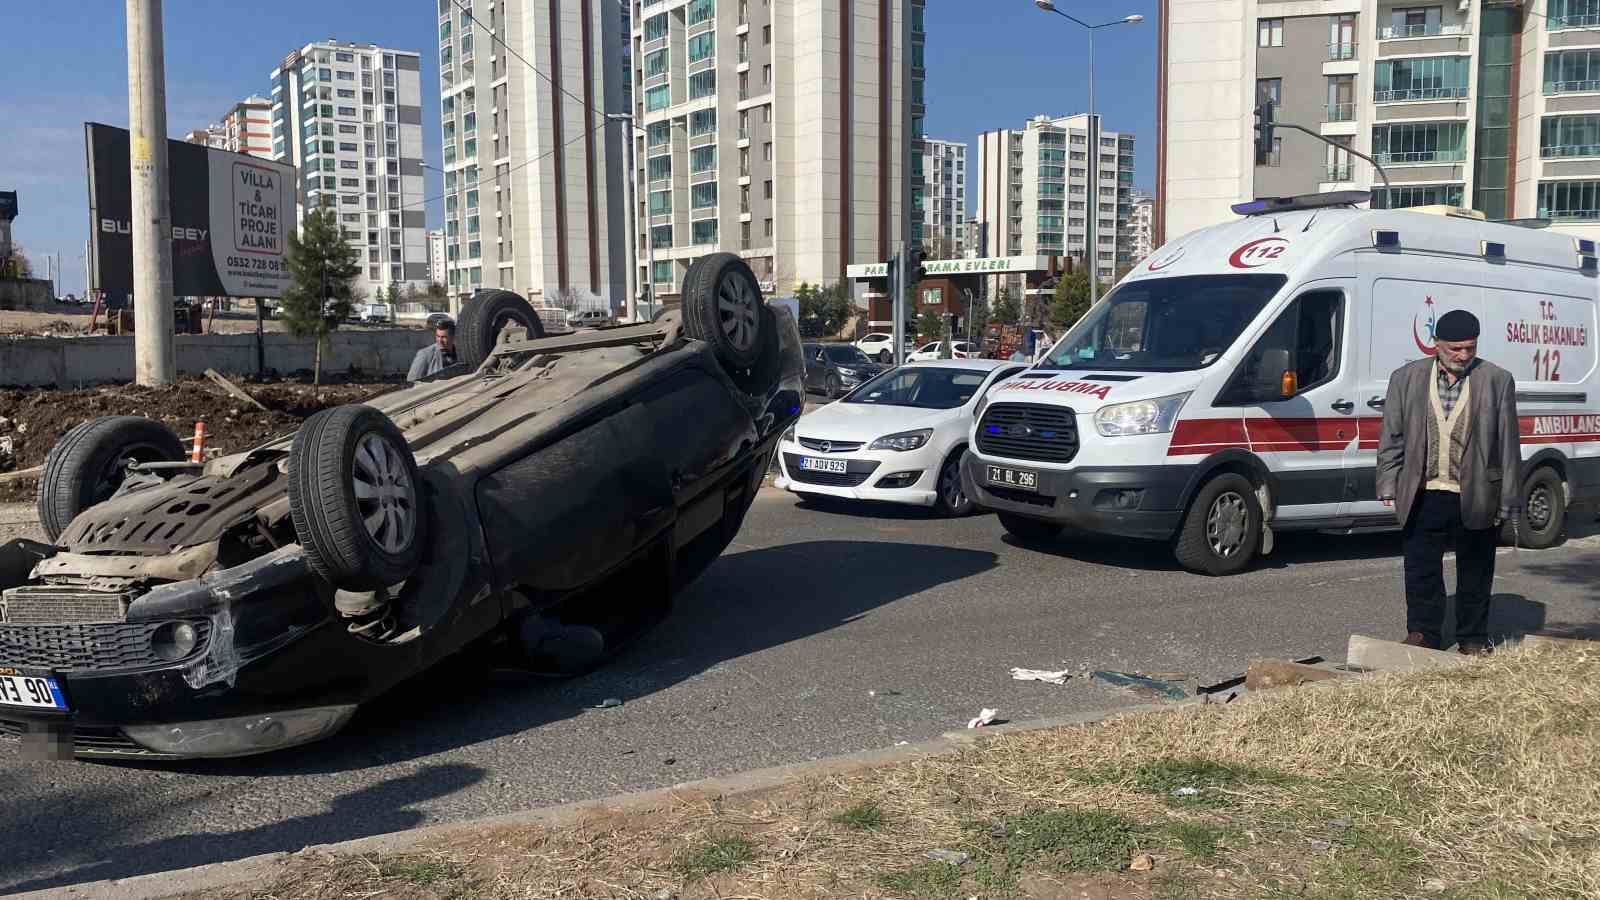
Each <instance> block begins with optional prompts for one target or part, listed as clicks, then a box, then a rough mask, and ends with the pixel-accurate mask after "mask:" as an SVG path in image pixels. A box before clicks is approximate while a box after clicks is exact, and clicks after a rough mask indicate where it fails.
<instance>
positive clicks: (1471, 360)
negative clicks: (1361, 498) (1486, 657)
mask: <svg viewBox="0 0 1600 900" xmlns="http://www.w3.org/2000/svg"><path fill="white" fill-rule="evenodd" d="M1434 346H1435V348H1436V350H1435V356H1434V357H1433V358H1431V359H1429V358H1424V359H1419V360H1416V361H1415V362H1410V363H1407V364H1405V365H1404V366H1401V367H1400V368H1399V369H1396V370H1395V372H1394V374H1392V375H1390V376H1389V393H1388V397H1387V398H1386V399H1385V400H1384V405H1383V433H1382V435H1381V436H1380V438H1379V442H1378V498H1379V499H1380V500H1382V501H1383V502H1385V503H1387V504H1389V505H1392V506H1394V507H1395V514H1396V516H1397V517H1398V518H1399V520H1400V524H1401V526H1402V527H1403V529H1404V532H1403V533H1404V537H1403V539H1402V546H1403V548H1404V551H1405V584H1406V632H1407V633H1406V641H1405V642H1406V643H1407V644H1413V645H1416V646H1420V647H1431V648H1433V649H1439V644H1440V630H1441V628H1442V626H1443V625H1444V607H1445V590H1444V552H1445V547H1446V545H1447V544H1448V543H1449V542H1450V541H1451V539H1452V538H1453V539H1454V542H1455V549H1456V641H1457V645H1458V649H1459V650H1460V652H1462V653H1466V654H1482V653H1486V652H1488V645H1489V637H1488V630H1489V593H1490V590H1491V588H1492V586H1493V582H1494V553H1495V539H1496V535H1497V534H1498V532H1499V527H1498V526H1499V525H1500V524H1501V523H1502V522H1504V521H1508V520H1511V519H1513V518H1515V517H1516V515H1517V514H1518V512H1519V510H1518V508H1517V507H1518V505H1519V503H1520V493H1521V491H1520V486H1521V484H1522V478H1521V469H1522V449H1521V447H1522V444H1521V438H1520V435H1519V433H1518V427H1517V386H1516V381H1515V380H1514V379H1513V378H1512V377H1511V373H1510V372H1507V371H1506V370H1505V369H1502V368H1500V367H1499V366H1497V365H1495V364H1494V363H1491V362H1489V361H1487V360H1482V359H1478V357H1477V354H1478V319H1477V317H1476V316H1474V315H1472V313H1469V312H1467V311H1466V310H1460V309H1458V310H1452V311H1450V312H1447V313H1445V314H1444V315H1443V316H1441V317H1440V318H1439V322H1438V325H1437V326H1436V327H1435V329H1434Z"/></svg>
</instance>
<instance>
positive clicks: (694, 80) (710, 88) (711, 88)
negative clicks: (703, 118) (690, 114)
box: [689, 69, 717, 100]
mask: <svg viewBox="0 0 1600 900" xmlns="http://www.w3.org/2000/svg"><path fill="white" fill-rule="evenodd" d="M716 92H717V70H716V69H711V70H710V71H706V72H696V73H694V74H693V75H690V76H689V99H690V100H697V99H699V98H701V97H709V96H711V95H712V94H715V93H716Z"/></svg>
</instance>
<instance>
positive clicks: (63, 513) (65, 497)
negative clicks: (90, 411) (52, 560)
mask: <svg viewBox="0 0 1600 900" xmlns="http://www.w3.org/2000/svg"><path fill="white" fill-rule="evenodd" d="M126 459H134V460H137V461H139V462H177V461H178V460H181V459H183V442H182V441H180V440H178V436H177V435H175V434H173V433H172V430H171V429H170V428H168V427H167V426H165V425H163V424H161V423H160V422H157V421H155V420H154V419H146V418H143V417H141V416H100V417H99V418H95V419H90V420H89V421H87V422H84V423H82V424H80V425H78V426H76V427H74V428H73V429H72V430H71V431H68V432H67V433H66V434H64V435H62V436H61V440H59V441H56V445H55V446H54V447H52V448H50V453H49V455H47V456H46V457H45V461H44V471H43V472H42V473H41V474H40V476H39V496H38V500H37V507H38V511H39V525H40V527H41V528H43V529H44V533H45V536H46V537H48V538H50V540H51V541H54V540H55V539H56V538H58V537H60V536H61V533H62V532H64V531H66V530H67V526H68V525H70V524H71V523H72V520H73V519H75V518H77V516H78V513H81V512H83V511H84V510H86V509H88V508H89V507H91V506H94V505H96V504H99V503H104V502H105V501H107V500H109V499H111V496H112V495H113V494H115V493H116V492H117V489H118V488H120V487H121V486H122V479H123V476H124V475H125V474H126V473H125V471H124V467H123V460H126Z"/></svg>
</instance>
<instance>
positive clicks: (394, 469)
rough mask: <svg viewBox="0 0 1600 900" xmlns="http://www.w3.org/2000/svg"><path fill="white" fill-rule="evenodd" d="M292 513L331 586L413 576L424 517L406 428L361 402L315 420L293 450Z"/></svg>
mask: <svg viewBox="0 0 1600 900" xmlns="http://www.w3.org/2000/svg"><path fill="white" fill-rule="evenodd" d="M289 514H290V517H291V518H292V519H293V521H294V531H295V535H296V536H297V537H298V538H299V539H300V545H301V547H303V548H304V550H305V557H306V563H307V565H309V566H310V567H311V570H312V571H313V572H315V573H316V574H318V575H320V576H322V578H323V579H324V580H326V581H328V582H329V583H330V584H333V585H335V586H336V587H341V588H345V589H347V590H368V591H370V590H376V589H378V588H380V587H387V586H389V585H393V584H397V583H399V582H401V581H404V580H405V579H406V578H408V577H410V576H411V574H412V573H413V572H414V571H415V570H416V567H417V563H418V560H419V559H420V558H421V555H422V528H423V521H424V516H423V509H422V503H421V490H420V481H419V479H418V477H417V463H416V460H415V458H413V457H412V455H411V448H410V447H409V446H408V445H407V444H406V439H405V436H404V435H402V434H401V433H400V429H399V428H397V427H395V424H394V423H393V422H391V421H390V420H389V417H388V416H386V415H384V414H383V413H381V412H379V411H378V410H376V409H373V408H372V407H370V406H364V405H359V404H352V405H348V406H336V407H334V408H332V409H327V410H323V411H322V412H319V413H317V414H316V415H314V416H312V417H311V418H309V419H307V420H306V421H305V424H304V425H302V426H301V427H300V430H299V431H298V432H296V433H295V436H294V444H293V445H292V446H291V448H290V450H289Z"/></svg>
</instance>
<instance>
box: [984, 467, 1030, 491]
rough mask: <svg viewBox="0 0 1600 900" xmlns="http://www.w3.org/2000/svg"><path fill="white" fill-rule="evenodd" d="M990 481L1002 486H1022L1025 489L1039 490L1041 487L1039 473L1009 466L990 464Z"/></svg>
mask: <svg viewBox="0 0 1600 900" xmlns="http://www.w3.org/2000/svg"><path fill="white" fill-rule="evenodd" d="M989 483H990V484H998V485H1001V486H1002V487H1012V488H1020V489H1022V490H1024V491H1037V490H1038V489H1039V473H1037V472H1029V471H1026V470H1024V469H1012V468H1009V467H1007V466H990V467H989Z"/></svg>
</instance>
